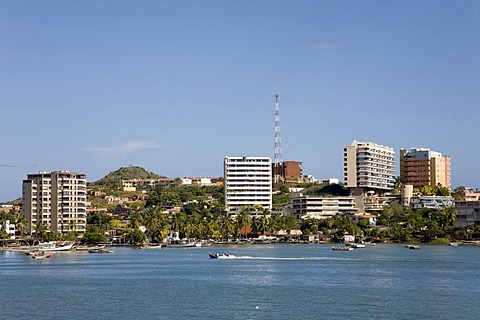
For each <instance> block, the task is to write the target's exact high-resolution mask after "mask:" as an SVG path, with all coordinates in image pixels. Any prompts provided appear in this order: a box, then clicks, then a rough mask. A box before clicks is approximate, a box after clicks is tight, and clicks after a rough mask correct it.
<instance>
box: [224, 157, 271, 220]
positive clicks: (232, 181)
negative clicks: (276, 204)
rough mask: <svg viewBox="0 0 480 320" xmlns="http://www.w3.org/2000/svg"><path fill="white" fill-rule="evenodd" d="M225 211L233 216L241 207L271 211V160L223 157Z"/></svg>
mask: <svg viewBox="0 0 480 320" xmlns="http://www.w3.org/2000/svg"><path fill="white" fill-rule="evenodd" d="M223 172H224V193H225V209H226V211H227V212H228V213H231V214H235V213H236V212H237V211H239V210H240V209H241V208H243V207H250V208H251V207H253V206H254V205H261V206H262V207H264V208H268V209H270V210H271V209H272V160H271V159H270V158H269V157H225V159H224V162H223Z"/></svg>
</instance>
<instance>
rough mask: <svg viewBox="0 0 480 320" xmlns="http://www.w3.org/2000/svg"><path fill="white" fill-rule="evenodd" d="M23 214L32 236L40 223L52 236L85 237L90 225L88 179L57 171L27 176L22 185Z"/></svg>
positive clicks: (69, 172) (72, 173)
mask: <svg viewBox="0 0 480 320" xmlns="http://www.w3.org/2000/svg"><path fill="white" fill-rule="evenodd" d="M22 201H23V205H22V210H23V214H24V216H25V218H26V219H27V221H28V222H29V232H30V233H33V232H35V225H36V224H37V223H44V224H46V225H47V227H48V228H47V230H48V231H51V232H55V231H56V232H59V233H67V232H69V231H76V232H79V233H84V232H85V231H86V225H87V208H86V207H87V176H86V175H85V174H82V173H78V172H71V171H54V172H40V173H33V174H28V175H27V179H26V180H23V184H22Z"/></svg>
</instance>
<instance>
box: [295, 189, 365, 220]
mask: <svg viewBox="0 0 480 320" xmlns="http://www.w3.org/2000/svg"><path fill="white" fill-rule="evenodd" d="M357 211H358V209H357V207H356V205H355V199H354V198H353V197H341V196H338V197H325V196H308V195H303V194H301V193H297V194H293V195H292V196H291V201H290V205H289V206H288V208H287V212H288V214H289V215H293V216H295V217H296V218H297V219H298V220H299V221H301V220H303V219H306V218H315V219H326V218H329V217H332V216H334V215H336V214H339V213H342V214H354V213H356V212H357Z"/></svg>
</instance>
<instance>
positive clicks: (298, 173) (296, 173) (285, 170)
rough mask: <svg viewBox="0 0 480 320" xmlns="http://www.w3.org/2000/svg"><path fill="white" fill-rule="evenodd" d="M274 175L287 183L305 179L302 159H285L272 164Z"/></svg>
mask: <svg viewBox="0 0 480 320" xmlns="http://www.w3.org/2000/svg"><path fill="white" fill-rule="evenodd" d="M272 173H273V176H274V177H275V176H276V177H279V179H280V181H282V182H287V183H299V182H302V181H303V168H302V163H301V162H300V161H283V162H282V163H279V164H275V163H274V164H272Z"/></svg>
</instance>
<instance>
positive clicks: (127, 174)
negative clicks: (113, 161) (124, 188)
mask: <svg viewBox="0 0 480 320" xmlns="http://www.w3.org/2000/svg"><path fill="white" fill-rule="evenodd" d="M160 178H165V177H163V176H160V175H158V174H156V173H153V172H150V171H147V170H145V169H144V168H142V167H137V166H129V167H122V168H120V169H118V170H116V171H112V172H110V173H109V174H107V175H106V176H105V177H103V178H102V179H100V180H97V181H94V182H89V185H95V186H118V185H120V184H121V182H122V180H132V179H160Z"/></svg>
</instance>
